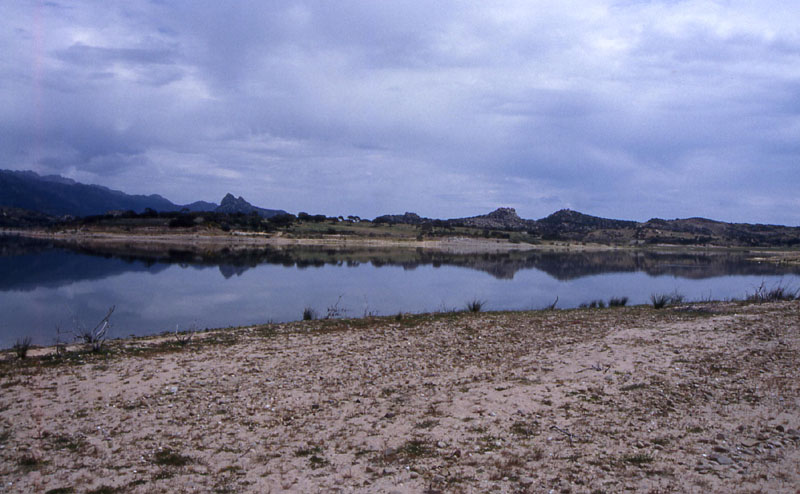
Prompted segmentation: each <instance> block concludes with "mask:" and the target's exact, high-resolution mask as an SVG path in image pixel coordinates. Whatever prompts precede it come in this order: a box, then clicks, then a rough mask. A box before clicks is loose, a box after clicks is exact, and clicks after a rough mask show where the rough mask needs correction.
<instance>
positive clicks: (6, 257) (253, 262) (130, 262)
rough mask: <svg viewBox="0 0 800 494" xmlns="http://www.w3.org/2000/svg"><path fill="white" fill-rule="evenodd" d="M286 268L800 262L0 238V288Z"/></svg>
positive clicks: (734, 268) (718, 270) (704, 267)
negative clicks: (175, 271)
mask: <svg viewBox="0 0 800 494" xmlns="http://www.w3.org/2000/svg"><path fill="white" fill-rule="evenodd" d="M263 264H271V265H279V266H283V267H286V268H297V269H306V268H319V267H322V266H326V265H330V266H345V267H358V266H361V265H363V264H369V265H371V266H374V267H376V268H380V267H384V266H395V267H402V268H403V269H405V270H413V269H416V268H418V267H420V266H432V267H434V268H439V267H442V266H454V267H459V268H467V269H472V270H475V271H480V272H484V273H487V274H489V275H491V276H493V277H494V278H497V279H501V280H512V279H514V276H515V275H516V274H517V273H519V272H520V271H523V270H531V269H535V270H539V271H541V272H544V273H547V274H548V275H549V276H551V277H553V278H554V279H557V280H561V281H566V280H574V279H578V278H582V277H585V276H594V275H601V274H610V273H630V272H643V273H646V274H648V275H650V276H663V275H670V276H674V277H680V278H687V279H704V278H713V277H720V276H730V275H743V276H782V275H790V274H793V275H797V274H800V266H796V265H795V266H793V265H786V264H773V263H766V262H762V263H758V262H753V261H749V260H748V259H747V254H746V253H742V252H735V251H710V252H707V253H706V252H671V251H665V252H663V251H662V252H659V251H650V250H648V251H642V250H611V251H584V252H554V251H539V250H536V251H511V252H492V253H481V254H453V253H448V252H441V251H433V250H423V249H386V248H347V249H338V248H337V249H333V248H325V247H307V246H303V247H287V248H274V247H263V248H248V249H226V248H222V249H215V250H202V249H199V248H196V249H194V248H185V249H184V248H176V247H163V246H153V245H147V246H143V245H142V244H131V245H127V246H102V245H98V246H91V247H89V246H86V245H78V244H72V243H69V242H61V241H54V240H38V239H25V238H19V237H9V236H0V274H2V276H0V291H6V290H27V289H32V288H35V287H38V286H46V287H55V286H60V285H63V284H68V283H72V282H75V281H78V280H97V279H102V278H105V277H109V276H115V275H119V274H121V273H124V272H129V271H130V272H149V273H152V274H157V273H159V272H160V271H162V270H164V269H165V268H166V267H168V266H169V265H179V266H181V267H183V268H195V269H208V268H217V269H219V272H220V274H221V275H222V276H223V277H224V278H225V279H229V278H231V277H234V276H241V275H242V274H243V273H245V272H246V271H247V270H249V269H252V268H256V267H258V266H259V265H263Z"/></svg>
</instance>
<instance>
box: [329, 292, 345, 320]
mask: <svg viewBox="0 0 800 494" xmlns="http://www.w3.org/2000/svg"><path fill="white" fill-rule="evenodd" d="M341 302H342V296H341V295H339V298H338V299H337V300H336V303H335V304H333V305H330V306H328V313H327V314H326V315H325V319H335V318H337V317H342V316H344V314H345V312H347V311H346V310H345V309H343V308H341V307H339V304H340V303H341Z"/></svg>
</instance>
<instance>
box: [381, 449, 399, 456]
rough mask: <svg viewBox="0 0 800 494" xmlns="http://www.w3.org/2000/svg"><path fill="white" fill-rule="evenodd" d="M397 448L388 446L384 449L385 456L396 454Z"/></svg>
mask: <svg viewBox="0 0 800 494" xmlns="http://www.w3.org/2000/svg"><path fill="white" fill-rule="evenodd" d="M396 453H397V450H396V449H394V448H386V449H384V450H383V456H394V455H395V454H396Z"/></svg>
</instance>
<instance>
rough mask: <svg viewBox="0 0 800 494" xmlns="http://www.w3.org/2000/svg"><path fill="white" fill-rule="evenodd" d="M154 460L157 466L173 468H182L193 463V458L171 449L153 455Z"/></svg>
mask: <svg viewBox="0 0 800 494" xmlns="http://www.w3.org/2000/svg"><path fill="white" fill-rule="evenodd" d="M153 460H154V461H153V462H154V463H155V464H156V465H162V466H171V467H182V466H184V465H188V464H189V463H191V462H192V458H191V457H189V456H184V455H182V454H180V453H176V452H174V451H172V450H170V449H163V450H161V451H157V452H156V454H155V455H153Z"/></svg>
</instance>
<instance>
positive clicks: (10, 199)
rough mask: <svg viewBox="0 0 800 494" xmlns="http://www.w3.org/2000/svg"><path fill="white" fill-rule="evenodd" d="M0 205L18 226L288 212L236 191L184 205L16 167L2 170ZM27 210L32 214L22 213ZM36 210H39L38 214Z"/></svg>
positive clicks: (162, 198)
mask: <svg viewBox="0 0 800 494" xmlns="http://www.w3.org/2000/svg"><path fill="white" fill-rule="evenodd" d="M0 208H4V210H5V211H6V212H5V215H4V217H6V218H11V217H12V216H13V218H14V224H15V225H18V226H21V225H25V224H27V223H36V224H41V223H43V222H46V221H47V218H46V216H52V217H63V216H79V217H82V216H93V215H102V214H106V213H108V212H109V211H134V212H136V213H141V212H144V211H145V210H147V209H152V210H154V211H160V212H172V211H181V210H184V209H185V210H188V211H190V212H210V211H214V212H220V213H242V214H250V213H254V212H255V213H257V214H258V215H260V216H262V217H264V218H269V217H272V216H275V215H278V214H286V211H283V210H280V209H264V208H259V207H256V206H253V205H252V204H250V203H248V202H247V201H245V200H244V199H243V198H241V197H239V198H238V199H237V198H234V196H233V195H232V194H228V195H226V196H225V197H224V198H223V199H222V203H221V204H219V205H217V204H215V203H213V202H207V201H195V202H193V203H190V204H184V205H181V204H175V203H173V202H172V201H170V200H168V199H166V198H164V197H162V196H160V195H158V194H151V195H131V194H126V193H124V192H121V191H119V190H113V189H109V188H108V187H103V186H100V185H88V184H82V183H80V182H76V181H74V180H72V179H69V178H64V177H60V176H58V175H45V176H42V175H38V174H37V173H34V172H32V171H12V170H0ZM23 210H24V211H28V212H29V213H26V214H23V213H21V212H20V211H23ZM33 212H36V213H38V216H37V215H35V214H34V213H33ZM42 215H46V216H42ZM20 218H21V219H20ZM17 220H18V221H17ZM10 221H11V220H9V222H10Z"/></svg>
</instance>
